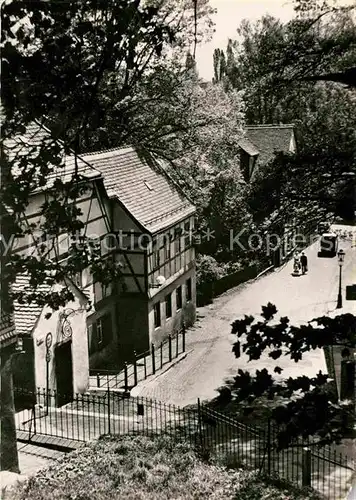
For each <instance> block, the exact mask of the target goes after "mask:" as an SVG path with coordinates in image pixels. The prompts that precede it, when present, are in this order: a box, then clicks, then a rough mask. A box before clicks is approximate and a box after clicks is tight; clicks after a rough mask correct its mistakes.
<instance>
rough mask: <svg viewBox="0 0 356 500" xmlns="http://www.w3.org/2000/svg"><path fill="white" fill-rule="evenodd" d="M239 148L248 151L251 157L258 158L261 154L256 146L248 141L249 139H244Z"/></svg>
mask: <svg viewBox="0 0 356 500" xmlns="http://www.w3.org/2000/svg"><path fill="white" fill-rule="evenodd" d="M239 146H240V148H241V149H243V150H244V151H246V153H248V154H249V155H250V156H257V155H258V154H259V151H258V149H257V148H256V146H255V145H254V144H252V142H251V141H249V140H248V139H247V137H244V138H243V139H240V140H239Z"/></svg>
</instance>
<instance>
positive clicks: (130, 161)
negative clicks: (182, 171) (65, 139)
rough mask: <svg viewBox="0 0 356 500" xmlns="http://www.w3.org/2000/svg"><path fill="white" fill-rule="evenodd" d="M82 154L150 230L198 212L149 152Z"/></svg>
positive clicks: (111, 194)
mask: <svg viewBox="0 0 356 500" xmlns="http://www.w3.org/2000/svg"><path fill="white" fill-rule="evenodd" d="M81 157H82V159H83V160H84V161H86V162H88V163H90V165H92V166H93V167H94V168H95V169H97V170H99V171H100V172H101V173H102V175H103V178H104V185H105V188H106V191H107V194H108V196H109V197H110V198H116V199H118V200H119V201H120V202H121V203H122V204H123V205H124V206H125V208H126V209H127V210H128V211H129V212H130V214H131V215H132V216H133V217H134V218H135V219H136V220H137V221H138V222H139V223H140V224H141V226H143V227H144V228H145V229H146V230H147V231H149V232H150V233H155V232H157V231H160V230H163V229H164V228H166V227H167V226H169V225H171V224H174V223H175V222H178V221H179V220H181V219H183V218H185V217H187V216H189V215H191V214H193V213H194V212H195V207H194V206H193V205H192V204H191V203H190V201H189V200H188V199H187V198H186V197H185V196H184V195H183V194H182V193H181V191H180V188H179V187H177V186H176V185H175V184H174V182H173V181H172V180H171V179H170V178H169V176H168V175H167V174H166V172H165V170H164V164H163V163H162V162H159V161H157V159H154V158H153V157H152V155H150V154H148V153H144V152H142V151H138V150H137V149H135V148H133V147H131V146H129V147H125V148H119V149H112V150H108V151H101V152H96V153H89V154H87V155H82V156H81Z"/></svg>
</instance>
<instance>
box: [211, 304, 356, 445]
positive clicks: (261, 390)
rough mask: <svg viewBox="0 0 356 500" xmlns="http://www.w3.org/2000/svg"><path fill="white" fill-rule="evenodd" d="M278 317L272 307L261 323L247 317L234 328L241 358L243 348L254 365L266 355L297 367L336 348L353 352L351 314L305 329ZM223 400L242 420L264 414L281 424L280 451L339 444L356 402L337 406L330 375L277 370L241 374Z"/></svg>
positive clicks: (314, 322)
mask: <svg viewBox="0 0 356 500" xmlns="http://www.w3.org/2000/svg"><path fill="white" fill-rule="evenodd" d="M276 315H277V308H276V307H275V306H274V305H273V304H271V303H268V304H267V306H263V307H262V313H261V319H258V318H254V317H253V316H245V317H244V318H243V319H238V320H235V321H234V322H233V323H232V330H231V333H232V334H233V335H235V336H236V337H237V339H243V340H242V342H241V341H240V340H237V341H236V342H235V343H234V346H233V351H234V353H235V355H236V356H237V357H238V356H239V355H240V352H241V349H242V352H244V353H245V354H246V355H247V356H248V358H249V360H258V359H260V358H261V356H262V355H268V357H269V358H272V359H273V360H278V359H280V358H281V357H282V356H285V357H288V358H290V360H291V361H294V362H296V363H297V362H298V361H299V360H301V359H302V358H303V356H304V355H305V354H306V353H308V352H309V351H312V350H315V349H322V348H323V347H328V346H336V345H339V346H342V347H343V348H345V347H346V348H347V347H349V348H351V349H353V348H354V347H355V345H356V337H355V335H356V334H355V332H356V318H355V316H354V315H352V314H342V315H340V316H337V317H335V318H330V317H321V318H315V319H313V320H311V321H310V322H308V324H306V325H302V326H293V325H291V324H290V321H289V319H288V318H287V317H281V318H280V319H279V320H278V321H277V319H276ZM240 342H241V343H240ZM218 400H219V403H220V404H222V403H223V402H225V404H228V405H231V404H233V407H234V410H235V411H236V409H237V411H238V412H239V413H240V414H241V415H245V416H246V415H249V418H251V417H252V416H253V415H258V416H259V417H261V414H263V415H264V417H265V418H266V417H267V418H270V419H271V420H272V421H274V422H275V423H276V424H278V434H277V441H278V443H277V444H278V446H279V447H280V448H283V447H288V446H290V445H300V441H298V439H303V440H304V441H305V440H307V439H311V442H312V444H313V443H314V444H315V445H316V444H318V445H324V444H327V443H332V442H338V441H339V440H340V439H341V438H342V437H345V436H348V435H349V433H350V412H351V415H352V410H351V409H350V408H352V407H353V405H354V401H351V402H350V401H349V402H348V403H347V402H338V400H337V396H336V395H335V393H334V391H333V386H332V384H331V380H330V378H329V375H328V374H323V373H321V372H319V373H318V374H317V375H316V376H315V377H307V376H305V375H301V376H299V377H294V378H293V377H288V378H287V377H283V373H282V369H281V368H280V367H278V366H277V365H276V367H275V368H274V372H273V373H271V372H269V371H268V370H266V369H262V370H257V371H256V373H255V374H254V375H252V374H250V373H249V372H248V371H242V370H239V372H238V375H237V376H236V377H234V379H233V380H231V381H230V382H229V384H228V385H227V386H226V387H225V388H224V389H223V390H222V391H221V395H220V397H219V398H218Z"/></svg>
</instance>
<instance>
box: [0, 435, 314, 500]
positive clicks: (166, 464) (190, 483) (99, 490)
mask: <svg viewBox="0 0 356 500" xmlns="http://www.w3.org/2000/svg"><path fill="white" fill-rule="evenodd" d="M48 498H50V499H51V500H92V499H95V500H109V499H110V500H116V499H117V500H119V499H123V498H125V500H174V499H177V500H178V499H179V500H188V499H189V500H195V499H202V500H203V499H211V500H220V499H221V500H229V499H231V500H234V499H235V500H269V499H273V500H292V499H293V500H294V499H295V500H307V499H310V500H311V499H318V498H319V497H318V496H317V495H316V494H314V493H311V492H310V491H309V490H299V489H296V488H293V487H291V486H288V485H287V484H285V483H282V482H280V481H271V480H269V481H267V480H265V479H263V478H262V477H259V476H257V475H256V473H254V472H247V471H244V470H242V469H239V470H231V469H227V468H223V467H219V466H217V465H216V464H214V463H206V462H203V461H202V460H201V459H200V458H199V457H198V455H197V454H196V452H195V451H194V450H193V449H192V448H191V447H190V446H189V445H188V444H186V443H184V442H177V441H174V440H172V439H171V438H169V437H167V436H164V435H163V436H162V435H160V436H152V437H147V436H139V435H138V436H126V437H122V438H120V437H113V436H106V437H103V438H101V439H99V440H98V441H96V442H94V443H91V444H88V445H85V446H83V448H81V449H79V450H77V451H74V452H72V453H70V454H68V455H66V456H64V457H63V458H61V459H60V460H58V461H57V462H55V463H54V464H53V465H51V466H50V467H49V468H47V469H43V470H42V471H39V472H38V473H37V474H36V475H35V476H33V477H31V478H29V479H28V480H27V482H26V483H24V484H23V485H21V486H20V485H19V486H17V487H16V488H14V489H12V490H10V491H9V492H7V494H6V500H45V499H46V500H47V499H48Z"/></svg>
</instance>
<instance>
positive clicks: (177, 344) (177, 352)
mask: <svg viewBox="0 0 356 500" xmlns="http://www.w3.org/2000/svg"><path fill="white" fill-rule="evenodd" d="M178 354H179V331H177V335H176V358H178Z"/></svg>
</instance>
